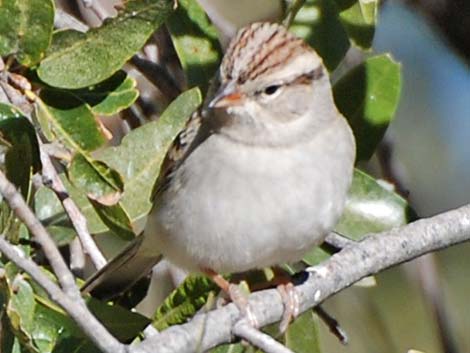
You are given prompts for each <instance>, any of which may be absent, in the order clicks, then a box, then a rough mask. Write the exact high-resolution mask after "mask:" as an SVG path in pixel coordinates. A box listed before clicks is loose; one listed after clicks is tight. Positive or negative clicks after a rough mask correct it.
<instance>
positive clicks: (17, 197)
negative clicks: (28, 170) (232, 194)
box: [0, 171, 81, 300]
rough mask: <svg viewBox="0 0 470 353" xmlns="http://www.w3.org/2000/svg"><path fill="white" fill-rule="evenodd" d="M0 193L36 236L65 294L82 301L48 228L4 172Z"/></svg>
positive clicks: (1, 177) (0, 177) (0, 180)
mask: <svg viewBox="0 0 470 353" xmlns="http://www.w3.org/2000/svg"><path fill="white" fill-rule="evenodd" d="M0 193H1V194H2V195H3V197H4V198H5V199H6V201H7V202H8V204H9V205H10V208H11V209H12V210H13V212H15V214H16V215H17V216H18V218H19V219H20V220H21V221H22V222H23V223H24V224H25V225H26V226H27V227H28V229H29V230H30V232H31V234H32V235H33V236H34V240H35V241H37V242H38V243H39V244H40V245H41V247H42V249H43V251H44V254H45V255H46V257H47V259H48V261H49V263H50V264H51V266H52V269H53V270H54V273H55V275H56V276H57V279H58V280H59V283H60V285H61V286H62V288H63V289H64V291H65V293H66V294H67V295H68V296H70V297H71V298H72V299H76V300H77V299H80V300H81V296H80V291H79V290H78V287H77V286H76V285H75V278H74V277H73V275H72V272H70V270H69V268H68V267H67V264H66V263H65V261H64V259H63V258H62V255H61V254H60V252H59V249H58V248H57V246H56V245H55V243H54V241H53V240H52V239H51V237H50V235H49V233H47V230H46V228H44V226H43V225H42V223H41V222H40V221H39V220H38V219H37V218H36V216H35V214H34V213H33V211H31V209H30V208H29V207H28V205H27V204H26V202H25V200H24V199H23V197H22V196H21V194H20V193H19V192H18V191H17V190H16V188H15V186H14V185H13V184H12V183H10V182H9V181H8V179H7V178H6V176H5V174H4V173H3V172H2V171H0Z"/></svg>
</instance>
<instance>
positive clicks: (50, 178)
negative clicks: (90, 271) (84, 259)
mask: <svg viewBox="0 0 470 353" xmlns="http://www.w3.org/2000/svg"><path fill="white" fill-rule="evenodd" d="M39 138H40V137H39V136H38V139H39ZM40 144H41V147H42V146H43V144H42V143H40ZM41 162H42V175H43V177H44V179H45V181H44V182H45V184H48V186H50V188H51V189H52V191H54V192H55V194H56V195H57V197H58V198H59V200H60V202H61V203H62V206H63V207H64V210H65V212H66V213H67V215H68V217H69V219H70V221H71V222H72V225H73V227H74V229H75V231H76V232H77V235H78V238H79V239H80V243H81V244H82V247H83V251H84V252H85V254H87V255H88V256H90V259H91V261H92V262H93V265H94V266H95V267H96V269H97V270H99V269H101V268H103V267H104V265H106V262H107V261H106V258H105V257H104V256H103V254H102V253H101V251H100V249H99V248H98V246H97V245H96V243H95V241H94V240H93V238H92V237H91V235H90V232H88V226H87V220H86V218H85V216H84V215H83V214H82V212H81V211H80V209H79V208H78V206H77V205H76V204H75V202H74V201H73V200H72V199H71V198H70V195H69V193H68V192H67V189H66V188H65V186H64V183H63V182H62V180H60V178H59V175H58V174H57V171H56V170H55V168H54V166H53V165H52V161H51V159H50V157H49V155H48V154H47V153H46V152H45V151H44V150H43V149H42V148H41Z"/></svg>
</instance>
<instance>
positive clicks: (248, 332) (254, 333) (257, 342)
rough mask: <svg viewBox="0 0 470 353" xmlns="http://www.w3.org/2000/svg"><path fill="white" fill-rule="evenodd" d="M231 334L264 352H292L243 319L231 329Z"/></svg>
mask: <svg viewBox="0 0 470 353" xmlns="http://www.w3.org/2000/svg"><path fill="white" fill-rule="evenodd" d="M232 332H233V334H234V335H236V336H238V337H240V338H243V339H244V340H245V341H247V342H249V343H251V344H252V345H254V346H256V347H258V348H261V349H262V350H263V352H266V353H293V352H292V351H291V350H290V349H289V348H287V347H286V346H284V345H282V344H281V343H279V342H278V341H276V340H275V339H274V338H272V337H271V336H268V335H267V334H265V333H263V332H261V331H260V330H258V329H256V328H254V327H253V326H251V325H250V324H249V323H248V322H246V321H245V320H240V321H239V322H238V323H237V324H235V326H234V327H233V330H232Z"/></svg>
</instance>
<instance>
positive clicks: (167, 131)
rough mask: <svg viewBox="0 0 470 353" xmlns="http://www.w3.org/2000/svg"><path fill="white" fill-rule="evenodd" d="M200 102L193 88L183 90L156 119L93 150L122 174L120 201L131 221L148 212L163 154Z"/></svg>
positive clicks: (198, 92) (198, 94) (197, 91)
mask: <svg viewBox="0 0 470 353" xmlns="http://www.w3.org/2000/svg"><path fill="white" fill-rule="evenodd" d="M200 104H201V93H200V91H199V90H198V89H197V88H194V89H191V90H189V91H186V92H184V93H183V94H181V95H180V96H179V97H178V98H176V99H175V100H174V101H173V102H172V103H171V104H170V106H169V107H168V108H167V109H166V110H165V112H164V113H163V114H162V116H161V117H160V119H159V120H158V121H155V122H150V123H148V124H146V125H144V126H141V127H139V128H137V129H135V130H133V131H131V132H130V133H129V134H128V135H127V136H126V137H124V139H123V140H122V143H121V145H120V146H118V147H110V148H106V149H103V150H102V151H99V153H97V158H98V159H100V160H102V161H104V162H105V163H106V164H107V165H109V166H110V167H112V168H114V169H116V170H117V171H118V172H119V173H120V174H121V175H122V176H123V178H124V185H125V186H124V194H123V197H122V199H121V205H122V206H123V208H124V209H125V210H126V212H127V213H128V214H129V217H130V219H131V221H132V222H133V223H135V222H136V221H139V220H141V219H143V218H144V217H145V216H146V215H147V213H148V212H149V210H150V207H151V205H152V204H151V201H150V196H151V192H152V186H153V184H154V183H155V180H156V178H157V176H158V173H159V170H160V165H161V163H162V162H163V158H164V157H165V155H166V152H167V150H168V148H169V147H170V145H171V143H172V142H173V140H174V139H175V137H176V135H177V134H178V133H179V132H180V131H181V130H182V129H183V128H184V126H185V124H186V121H187V120H188V118H189V117H190V115H191V114H192V112H193V111H195V110H196V109H197V107H198V106H199V105H200Z"/></svg>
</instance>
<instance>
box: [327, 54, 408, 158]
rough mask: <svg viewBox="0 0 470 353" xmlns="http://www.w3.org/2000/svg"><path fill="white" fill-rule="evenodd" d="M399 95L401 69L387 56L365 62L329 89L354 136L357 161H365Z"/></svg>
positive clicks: (392, 113) (390, 117)
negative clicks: (331, 89) (331, 90)
mask: <svg viewBox="0 0 470 353" xmlns="http://www.w3.org/2000/svg"><path fill="white" fill-rule="evenodd" d="M400 91H401V67H400V64H398V63H397V62H395V61H394V60H393V59H392V58H391V57H390V55H388V54H384V55H379V56H374V57H371V58H368V59H367V60H366V61H365V62H364V63H362V64H360V65H358V66H356V67H355V68H353V69H352V70H351V71H349V72H348V73H347V74H346V75H344V76H343V77H342V78H341V79H340V80H339V81H338V82H337V83H336V84H335V86H334V87H333V93H334V98H335V102H336V105H337V107H338V109H339V110H340V112H341V113H342V114H343V115H344V116H345V117H346V118H347V119H348V121H349V124H350V125H351V127H352V129H353V131H354V135H355V136H356V143H357V159H358V160H367V159H369V158H370V157H371V156H372V154H373V153H374V151H375V149H376V147H377V144H378V143H379V142H380V140H382V137H383V135H384V133H385V130H386V129H387V127H388V124H389V123H390V122H391V121H392V119H393V117H394V115H395V112H396V110H397V107H398V102H399V99H400Z"/></svg>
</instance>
